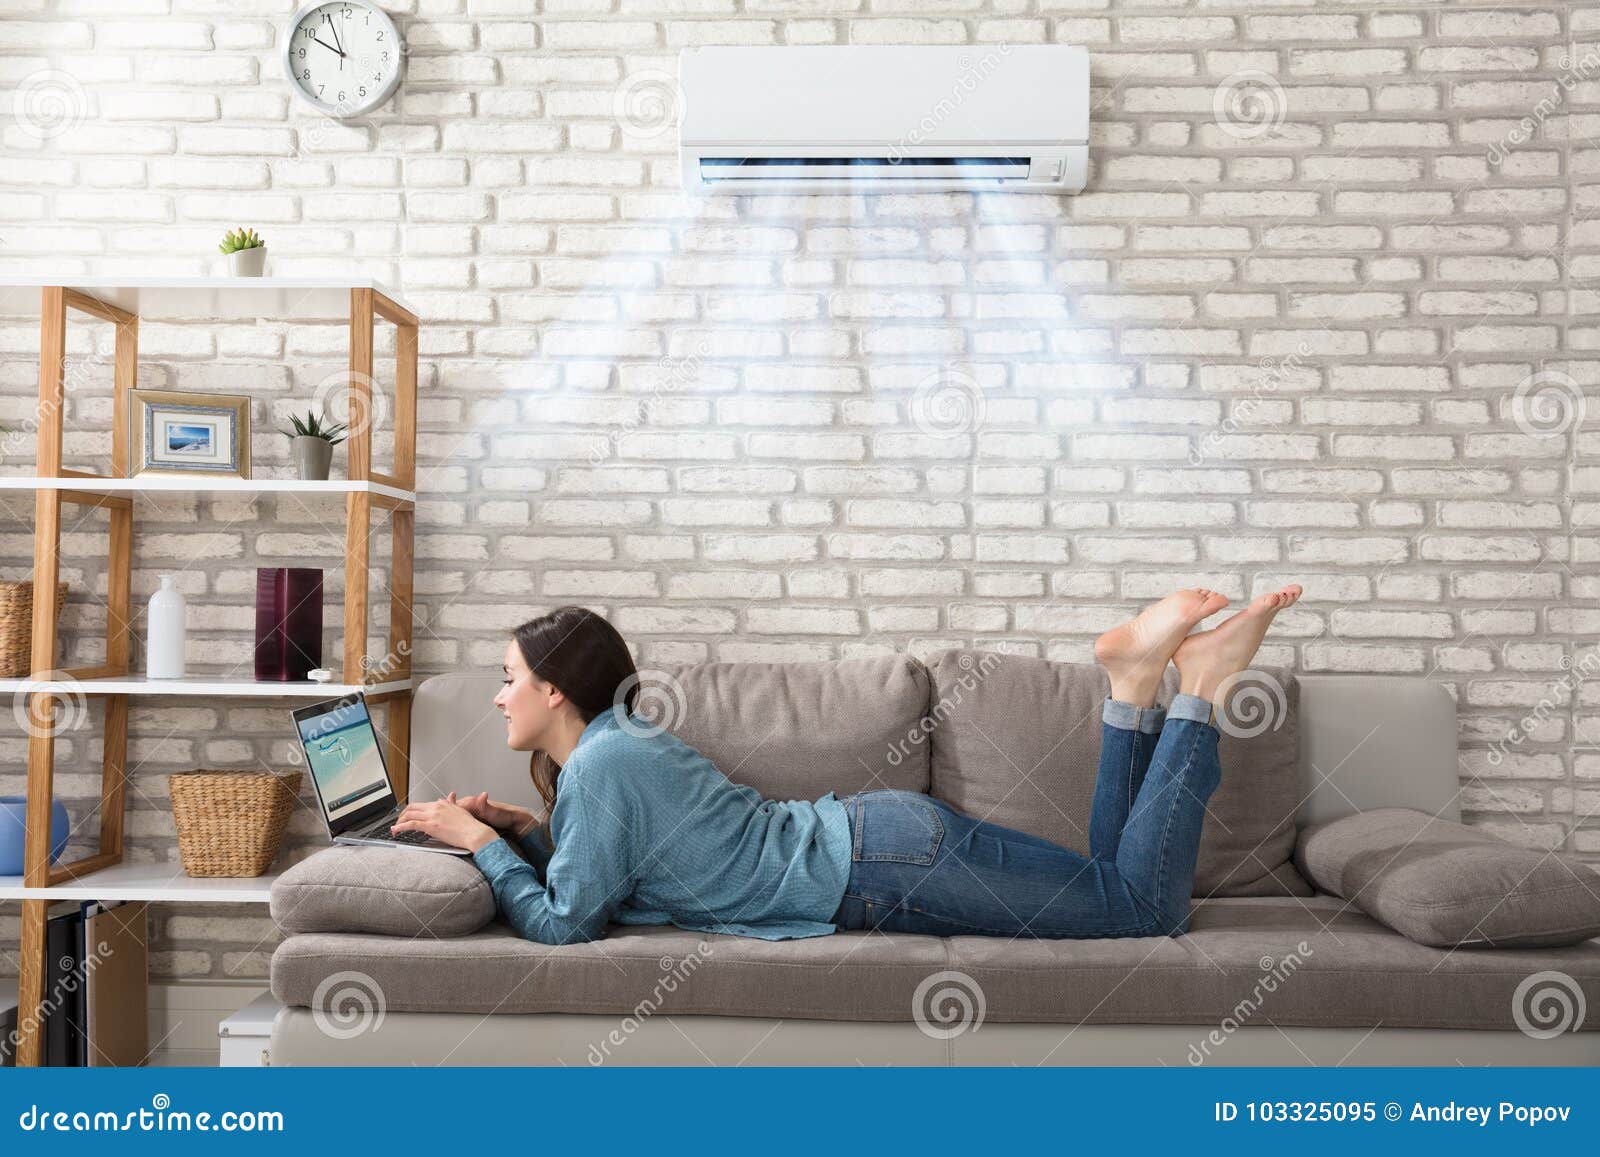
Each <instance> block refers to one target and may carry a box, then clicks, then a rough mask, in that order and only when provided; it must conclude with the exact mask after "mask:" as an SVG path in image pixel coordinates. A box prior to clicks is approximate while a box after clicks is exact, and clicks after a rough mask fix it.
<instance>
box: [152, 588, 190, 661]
mask: <svg viewBox="0 0 1600 1157" xmlns="http://www.w3.org/2000/svg"><path fill="white" fill-rule="evenodd" d="M183 609H184V598H183V592H182V591H180V590H179V589H178V588H177V587H175V586H173V585H172V576H171V575H170V574H164V575H162V576H161V589H160V590H158V591H156V593H155V594H153V595H151V596H150V609H149V615H148V617H147V618H146V624H147V629H148V631H149V637H148V638H147V639H146V640H145V663H144V667H145V676H146V678H150V679H182V678H183V633H184V622H183Z"/></svg>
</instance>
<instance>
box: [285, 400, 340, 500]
mask: <svg viewBox="0 0 1600 1157" xmlns="http://www.w3.org/2000/svg"><path fill="white" fill-rule="evenodd" d="M289 421H291V422H293V423H294V429H293V430H285V431H283V432H284V433H285V434H287V435H289V437H290V438H291V439H293V446H294V467H295V469H296V470H297V471H298V472H299V474H300V477H301V479H302V480H304V481H306V482H322V481H326V480H327V477H328V467H329V466H330V465H332V463H333V448H334V447H335V446H337V445H338V444H339V443H340V442H343V441H344V435H343V434H342V433H340V431H341V430H343V429H344V428H345V427H344V423H343V422H336V423H334V424H333V425H332V426H324V425H322V424H321V423H320V422H319V421H318V420H317V415H316V414H314V413H312V412H311V411H310V410H307V411H306V417H305V421H303V422H302V421H301V420H300V416H299V415H298V414H290V415H289Z"/></svg>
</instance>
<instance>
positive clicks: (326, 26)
mask: <svg viewBox="0 0 1600 1157" xmlns="http://www.w3.org/2000/svg"><path fill="white" fill-rule="evenodd" d="M401 65H402V48H401V43H400V32H399V30H398V29H397V28H395V26H394V21H393V20H391V19H390V18H389V14H388V13H387V12H385V11H384V10H383V9H381V8H379V7H377V6H376V5H374V4H369V3H367V0H330V2H328V3H321V4H308V5H306V6H305V7H304V8H302V9H300V11H299V12H297V13H295V17H294V20H293V21H291V22H290V24H289V29H288V32H287V34H286V35H285V36H284V38H283V67H284V71H285V72H287V73H288V74H289V85H290V87H291V88H293V89H294V90H295V92H297V93H299V94H300V97H301V98H302V99H303V100H305V101H306V102H307V103H308V104H310V105H311V107H313V108H315V109H316V110H317V111H318V112H324V113H327V114H328V115H329V116H337V117H348V116H359V115H361V114H362V113H364V112H367V111H369V110H371V109H374V108H376V107H378V105H380V104H382V103H383V102H384V101H386V100H388V99H389V96H390V94H391V93H393V92H394V90H395V86H396V85H398V84H399V83H400V70H401Z"/></svg>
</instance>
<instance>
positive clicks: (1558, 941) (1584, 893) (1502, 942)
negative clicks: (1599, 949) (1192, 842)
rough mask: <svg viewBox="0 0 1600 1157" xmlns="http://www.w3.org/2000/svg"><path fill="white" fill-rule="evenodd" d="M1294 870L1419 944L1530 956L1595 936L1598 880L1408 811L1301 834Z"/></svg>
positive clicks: (1553, 857)
mask: <svg viewBox="0 0 1600 1157" xmlns="http://www.w3.org/2000/svg"><path fill="white" fill-rule="evenodd" d="M1295 863H1296V864H1297V865H1298V866H1299V867H1300V870H1301V872H1302V873H1303V874H1304V875H1305V877H1306V878H1307V879H1308V880H1310V881H1311V882H1312V883H1313V884H1315V885H1316V886H1317V887H1318V888H1319V889H1320V890H1322V891H1324V892H1331V893H1333V894H1334V895H1335V896H1341V897H1343V898H1344V899H1346V900H1352V901H1354V902H1355V903H1356V904H1358V905H1360V907H1361V910H1362V911H1363V912H1366V913H1367V915H1369V916H1371V917H1373V918H1374V919H1375V920H1380V921H1382V922H1383V923H1384V924H1386V925H1388V926H1389V927H1390V928H1393V929H1394V930H1395V931H1397V932H1399V933H1401V934H1402V935H1404V936H1407V937H1409V938H1410V939H1412V940H1415V941H1416V942H1417V943H1418V944H1430V945H1434V946H1437V947H1441V948H1449V947H1453V946H1457V945H1460V946H1476V947H1486V948H1503V947H1507V946H1514V947H1522V948H1539V947H1552V946H1554V947H1560V946H1563V945H1568V944H1577V943H1579V942H1580V941H1583V940H1587V939H1589V938H1590V937H1591V936H1600V875H1596V874H1595V872H1594V871H1593V870H1592V869H1590V868H1589V867H1588V866H1587V865H1585V864H1584V863H1583V862H1582V861H1580V860H1576V859H1573V858H1571V857H1568V856H1563V855H1560V854H1556V853H1551V852H1542V851H1538V850H1536V849H1534V848H1524V847H1519V846H1518V845H1516V844H1511V843H1507V842H1506V841H1505V840H1502V839H1499V838H1498V837H1496V836H1493V835H1490V834H1489V833H1488V832H1483V831H1479V830H1477V829H1475V828H1470V827H1467V826H1466V825H1464V824H1459V823H1456V822H1455V821H1453V820H1447V819H1440V818H1438V817H1437V816H1431V815H1429V814H1428V813H1427V812H1423V811H1418V810H1416V809H1415V808H1404V807H1386V808H1375V809H1373V810H1372V811H1364V812H1356V813H1354V814H1353V815H1348V816H1344V817H1343V818H1341V819H1336V820H1328V821H1326V822H1324V823H1320V824H1311V825H1308V826H1307V827H1305V828H1304V829H1302V830H1301V832H1300V839H1299V842H1298V844H1297V845H1296V848H1295Z"/></svg>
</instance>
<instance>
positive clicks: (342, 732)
mask: <svg viewBox="0 0 1600 1157" xmlns="http://www.w3.org/2000/svg"><path fill="white" fill-rule="evenodd" d="M300 735H301V738H303V739H304V740H305V746H306V757H307V759H308V760H309V761H310V764H311V774H312V775H314V776H315V777H316V780H317V794H318V795H320V796H321V797H322V806H323V807H324V808H325V809H326V810H327V813H328V818H329V819H330V820H336V819H338V818H339V817H340V816H343V815H347V814H348V813H350V812H353V811H357V810H359V809H360V808H362V807H365V806H366V805H367V804H370V803H372V802H373V801H374V800H375V799H377V798H378V797H379V796H382V795H384V794H386V793H387V792H388V790H389V781H388V778H387V777H386V776H385V775H384V773H383V759H382V757H381V756H380V755H379V753H378V745H377V736H376V735H375V734H374V733H373V730H372V724H371V722H370V721H369V720H368V718H367V714H366V709H365V706H364V705H363V704H360V703H353V704H350V705H349V706H347V707H340V708H337V709H336V710H334V711H330V712H328V713H327V714H325V715H319V716H317V717H316V718H315V719H302V720H301V721H300Z"/></svg>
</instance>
